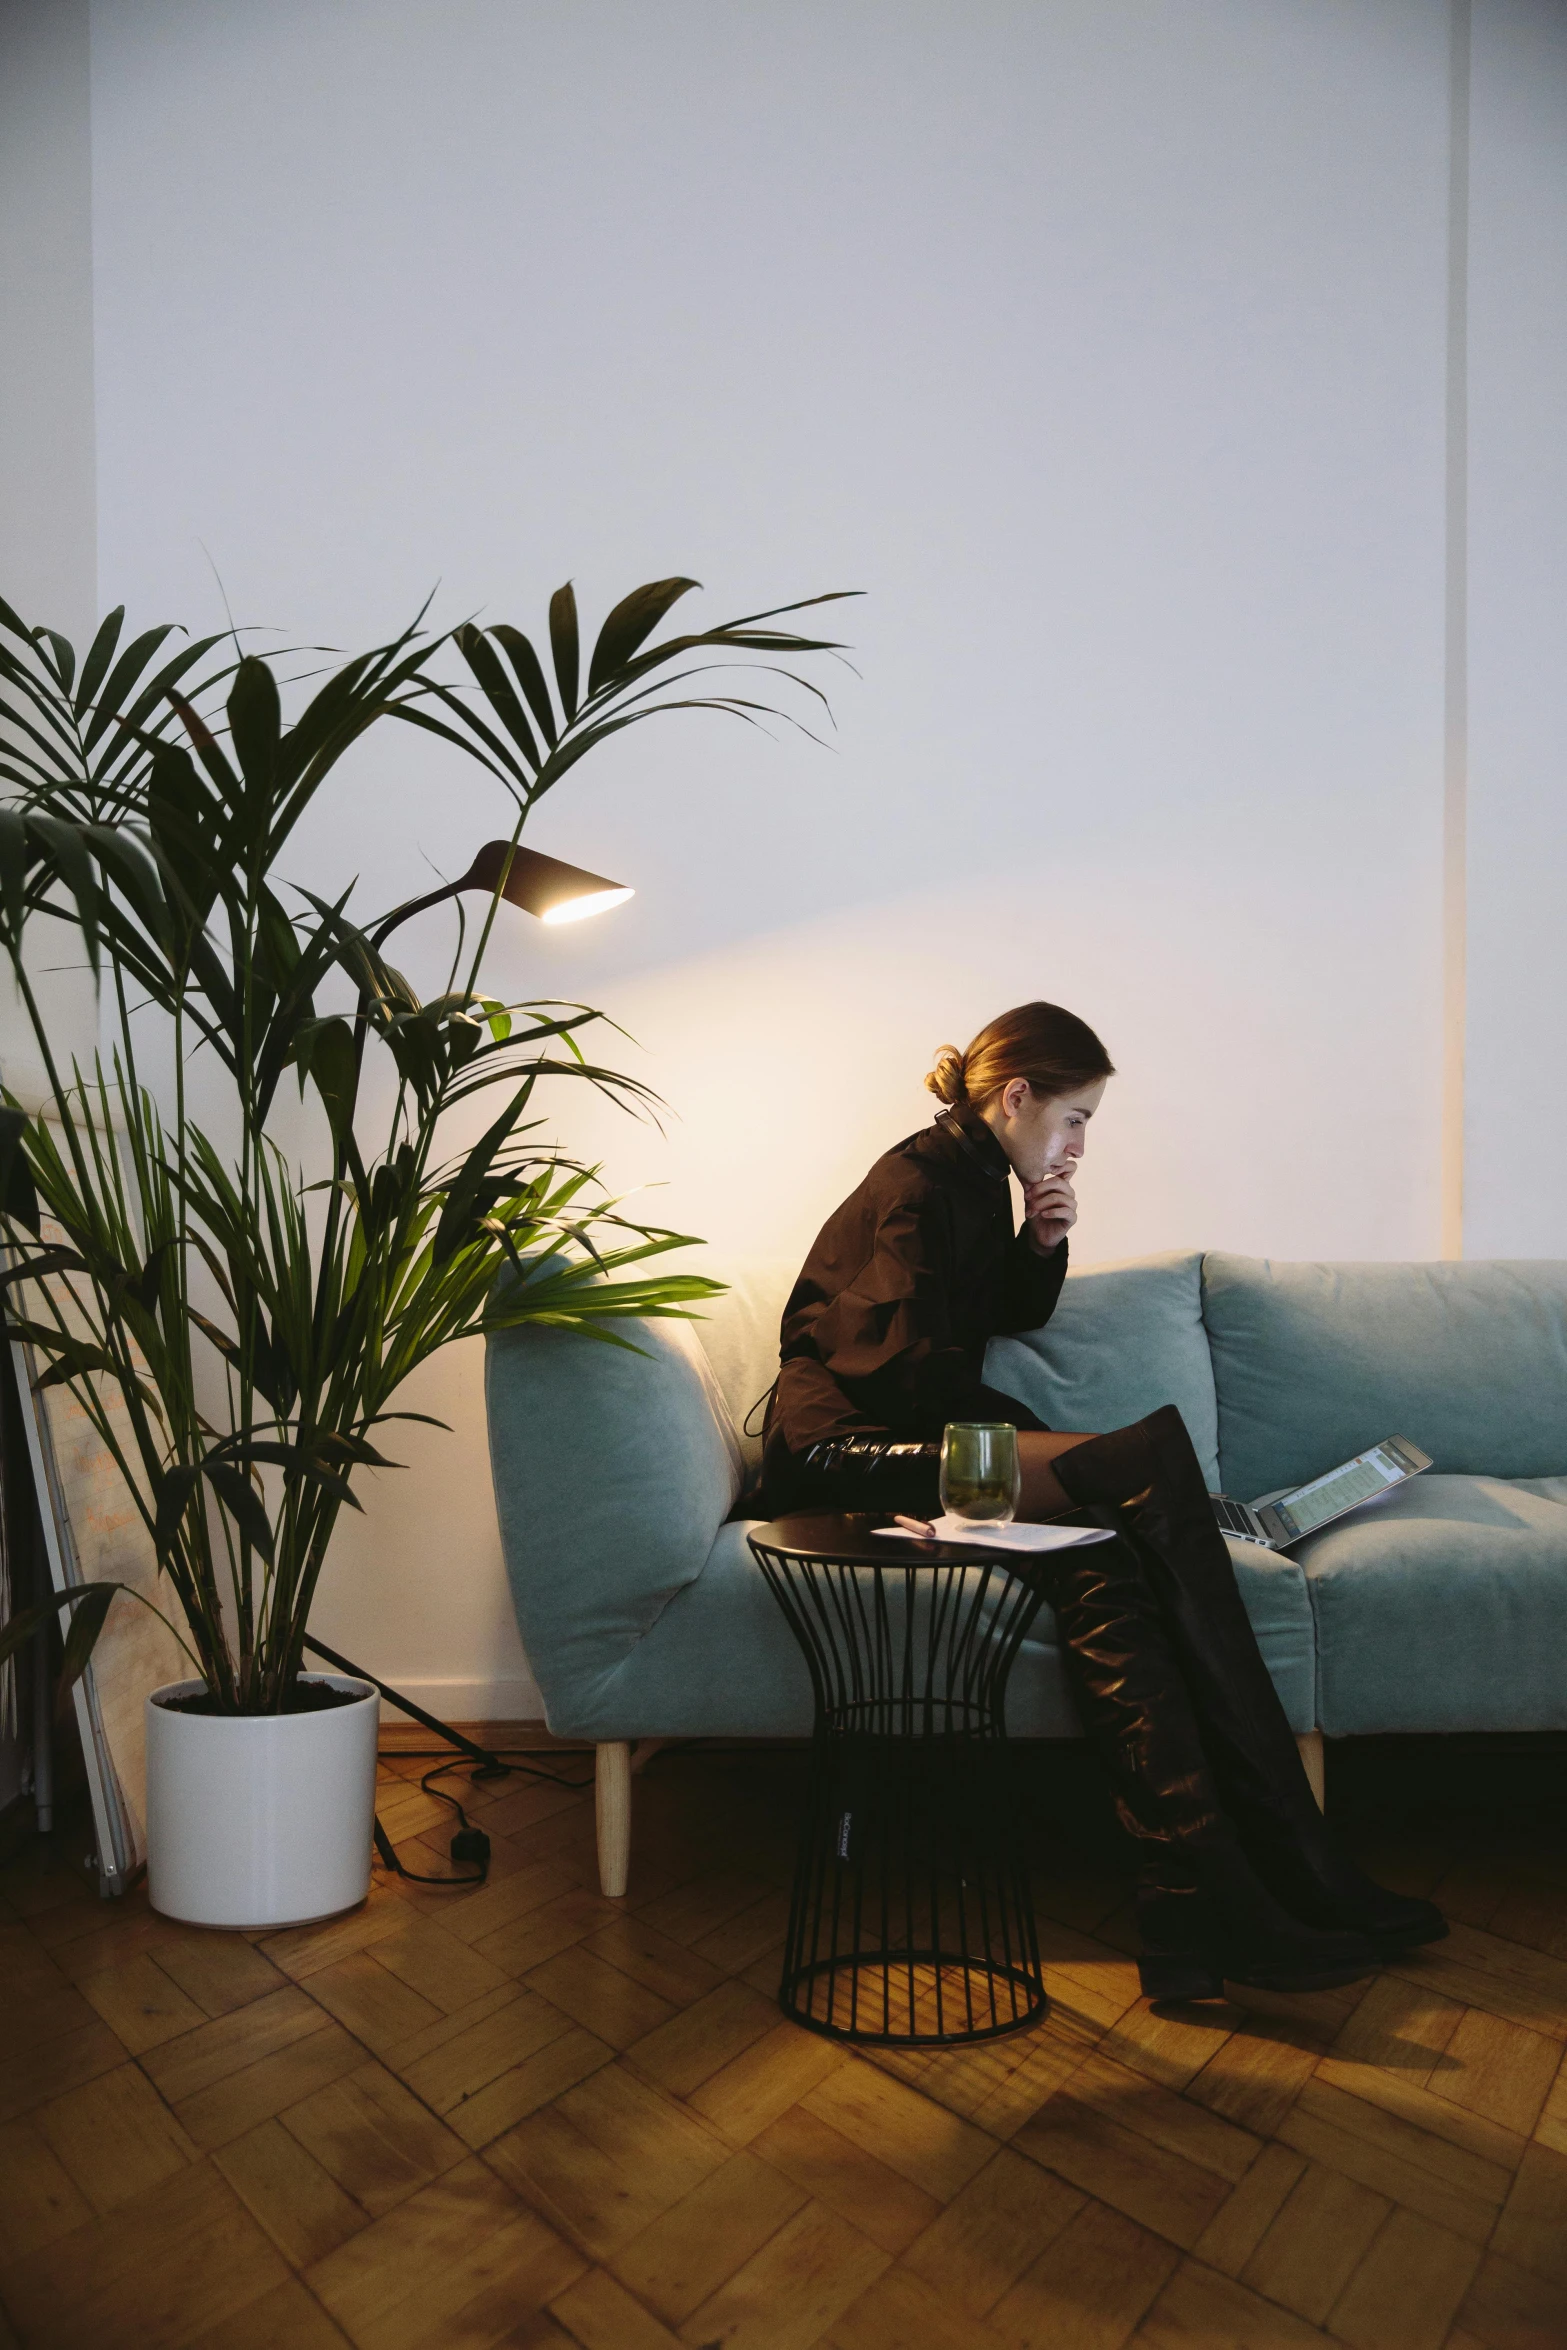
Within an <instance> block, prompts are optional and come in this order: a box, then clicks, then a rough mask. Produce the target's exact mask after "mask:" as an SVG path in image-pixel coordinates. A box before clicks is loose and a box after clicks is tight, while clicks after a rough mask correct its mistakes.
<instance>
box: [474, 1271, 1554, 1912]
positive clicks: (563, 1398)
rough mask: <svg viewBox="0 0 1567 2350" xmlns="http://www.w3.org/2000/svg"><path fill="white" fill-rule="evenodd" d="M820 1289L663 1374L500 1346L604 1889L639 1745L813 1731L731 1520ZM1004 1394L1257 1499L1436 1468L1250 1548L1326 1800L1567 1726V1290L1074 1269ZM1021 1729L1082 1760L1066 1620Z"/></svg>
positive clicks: (507, 1517)
mask: <svg viewBox="0 0 1567 2350" xmlns="http://www.w3.org/2000/svg"><path fill="white" fill-rule="evenodd" d="M794 1271H795V1268H794V1267H793V1265H792V1264H788V1263H782V1262H779V1263H765V1262H761V1263H754V1264H751V1265H748V1266H745V1267H742V1268H740V1269H739V1270H738V1271H737V1272H734V1273H732V1274H731V1276H730V1279H731V1284H732V1286H731V1290H730V1294H729V1295H728V1296H727V1297H725V1298H723V1299H721V1300H720V1301H718V1303H717V1305H716V1306H715V1307H714V1309H713V1310H712V1312H711V1314H710V1316H709V1318H708V1319H707V1320H705V1321H703V1322H701V1323H679V1322H665V1323H653V1324H633V1325H628V1326H627V1334H628V1335H629V1336H631V1337H633V1338H634V1339H635V1341H636V1343H637V1344H638V1345H639V1346H640V1347H641V1348H643V1349H644V1350H645V1351H644V1352H641V1353H637V1354H631V1353H626V1352H624V1351H622V1350H621V1349H619V1348H610V1347H605V1346H602V1345H598V1344H595V1343H594V1342H593V1341H592V1340H590V1339H582V1338H577V1337H573V1336H571V1335H569V1334H566V1333H562V1332H557V1331H546V1330H526V1329H525V1330H515V1331H507V1332H501V1333H497V1334H496V1335H494V1336H492V1337H491V1338H490V1340H489V1341H488V1345H487V1357H486V1368H485V1392H486V1401H487V1407H488V1414H489V1431H490V1457H491V1463H492V1466H493V1470H494V1476H495V1491H496V1501H497V1506H498V1510H499V1516H500V1526H501V1538H502V1543H503V1547H504V1551H505V1558H506V1567H507V1573H508V1576H509V1578H510V1582H511V1588H512V1594H513V1598H514V1601H515V1605H516V1610H517V1621H518V1625H519V1628H520V1630H521V1633H522V1639H523V1644H524V1646H525V1648H526V1650H527V1653H528V1658H529V1662H530V1664H531V1665H532V1668H533V1672H534V1675H535V1677H536V1679H537V1681H538V1684H539V1687H540V1689H541V1690H542V1692H543V1695H544V1701H545V1708H546V1713H547V1717H548V1721H549V1725H550V1728H551V1729H552V1730H554V1731H556V1732H557V1733H559V1734H560V1735H562V1736H565V1737H573V1738H583V1739H590V1740H592V1741H593V1742H594V1744H595V1745H596V1746H597V1747H598V1749H599V1795H600V1831H601V1834H600V1857H601V1864H602V1867H603V1873H604V1880H605V1889H606V1891H621V1890H623V1889H624V1884H625V1865H626V1856H627V1852H628V1849H629V1846H628V1836H629V1819H630V1806H629V1773H630V1770H631V1768H632V1762H631V1756H632V1751H633V1749H634V1748H635V1747H636V1746H637V1745H638V1744H639V1742H645V1741H650V1740H652V1741H656V1740H660V1739H665V1738H671V1737H764V1738H776V1737H802V1736H804V1735H805V1734H806V1733H807V1732H808V1731H809V1729H810V1726H811V1692H810V1685H809V1681H808V1679H807V1675H806V1670H805V1666H804V1663H803V1661H802V1659H801V1657H800V1654H799V1652H798V1650H797V1649H796V1647H795V1644H794V1641H793V1638H792V1636H791V1634H790V1633H789V1630H788V1627H787V1626H786V1624H785V1622H784V1620H783V1617H782V1615H781V1613H780V1611H779V1609H778V1607H777V1604H776V1602H775V1601H774V1600H773V1598H772V1597H771V1594H770V1593H769V1592H768V1590H767V1588H766V1586H765V1584H764V1583H763V1581H762V1578H761V1576H760V1574H759V1572H758V1571H757V1569H756V1568H755V1566H754V1565H753V1563H752V1559H751V1554H750V1551H749V1549H748V1547H747V1544H746V1526H745V1524H744V1523H740V1522H735V1521H732V1520H731V1519H730V1517H729V1512H730V1510H731V1509H732V1508H733V1506H734V1504H735V1502H736V1500H737V1498H738V1496H739V1495H740V1493H741V1491H742V1490H743V1485H744V1482H745V1479H746V1476H747V1473H748V1471H749V1469H750V1468H751V1467H753V1466H754V1463H755V1460H756V1444H755V1440H754V1439H753V1438H748V1437H747V1436H746V1435H745V1433H744V1421H745V1418H746V1414H747V1411H748V1409H749V1407H750V1406H751V1405H752V1404H753V1403H754V1402H755V1401H756V1400H757V1399H758V1398H759V1397H760V1396H761V1395H762V1394H763V1393H764V1392H765V1390H766V1388H767V1387H768V1385H769V1383H770V1381H771V1379H772V1376H773V1372H774V1370H775V1368H776V1362H777V1331H778V1320H779V1314H780V1311H781V1308H782V1304H783V1300H784V1297H785V1296H786V1294H787V1292H788V1289H789V1286H790V1284H791V1282H792V1280H793V1278H794ZM985 1375H986V1378H987V1380H988V1381H989V1382H990V1384H991V1385H993V1386H996V1387H999V1388H1002V1389H1004V1390H1005V1391H1006V1392H1007V1393H1009V1394H1012V1395H1016V1396H1017V1397H1018V1398H1019V1400H1020V1401H1021V1402H1023V1403H1025V1404H1027V1405H1028V1406H1029V1407H1030V1408H1031V1409H1032V1410H1033V1411H1034V1412H1036V1413H1037V1414H1038V1415H1039V1417H1040V1418H1041V1419H1043V1420H1044V1421H1046V1422H1047V1423H1048V1424H1049V1425H1051V1426H1053V1427H1058V1428H1113V1427H1119V1426H1122V1425H1124V1424H1125V1423H1126V1422H1127V1421H1130V1420H1135V1419H1138V1418H1140V1417H1141V1416H1142V1415H1143V1414H1144V1413H1146V1412H1149V1411H1151V1410H1153V1409H1154V1408H1155V1407H1156V1406H1157V1405H1159V1404H1162V1403H1174V1404H1176V1405H1177V1406H1178V1407H1179V1409H1180V1411H1181V1414H1182V1416H1183V1418H1184V1419H1185V1422H1186V1425H1187V1428H1188V1429H1189V1431H1190V1433H1191V1436H1192V1440H1193V1442H1194V1444H1195V1445H1196V1447H1197V1452H1198V1455H1199V1458H1200V1459H1201V1460H1202V1462H1203V1464H1204V1467H1205V1470H1206V1472H1207V1475H1208V1479H1209V1482H1210V1484H1211V1485H1212V1486H1213V1487H1214V1489H1215V1490H1223V1491H1225V1492H1228V1493H1232V1494H1235V1495H1237V1496H1239V1497H1240V1498H1242V1499H1245V1500H1251V1499H1253V1498H1255V1497H1256V1496H1257V1495H1258V1494H1261V1493H1266V1492H1269V1491H1272V1490H1275V1489H1276V1488H1278V1487H1280V1486H1283V1485H1286V1484H1290V1483H1294V1482H1298V1481H1300V1480H1302V1479H1304V1478H1306V1477H1309V1476H1311V1475H1313V1474H1315V1473H1316V1472H1318V1471H1320V1470H1323V1469H1328V1468H1331V1467H1332V1466H1333V1465H1334V1464H1335V1462H1337V1461H1340V1460H1343V1459H1346V1458H1348V1457H1349V1456H1350V1455H1351V1454H1353V1453H1355V1452H1358V1451H1360V1450H1362V1449H1363V1448H1364V1447H1365V1446H1366V1445H1367V1444H1370V1443H1373V1442H1375V1441H1376V1440H1377V1439H1379V1438H1381V1437H1384V1436H1390V1435H1400V1436H1408V1437H1411V1438H1413V1440H1414V1441H1415V1443H1417V1444H1419V1445H1421V1446H1422V1447H1423V1448H1424V1449H1425V1450H1426V1451H1427V1452H1428V1453H1430V1454H1431V1456H1432V1459H1433V1462H1434V1464H1435V1465H1434V1468H1433V1469H1431V1470H1429V1471H1428V1472H1427V1473H1426V1474H1425V1475H1424V1476H1423V1477H1420V1478H1417V1479H1416V1480H1415V1481H1414V1482H1413V1483H1412V1484H1410V1485H1409V1486H1407V1487H1405V1488H1404V1489H1403V1490H1402V1491H1400V1492H1398V1493H1396V1494H1393V1495H1391V1496H1390V1497H1389V1498H1388V1499H1387V1500H1386V1501H1383V1502H1380V1503H1378V1504H1376V1505H1374V1506H1372V1507H1370V1508H1368V1509H1365V1510H1362V1511H1360V1512H1357V1513H1356V1514H1355V1515H1353V1516H1351V1517H1349V1518H1347V1519H1344V1520H1341V1521H1340V1522H1339V1523H1338V1524H1337V1525H1335V1526H1330V1527H1327V1528H1325V1529H1324V1531H1323V1532H1322V1533H1320V1534H1318V1535H1316V1536H1314V1537H1312V1538H1310V1539H1309V1540H1308V1541H1306V1542H1304V1543H1302V1544H1300V1545H1299V1546H1298V1548H1297V1550H1296V1552H1295V1554H1294V1556H1292V1557H1290V1558H1279V1557H1275V1556H1273V1555H1271V1554H1270V1553H1267V1552H1264V1551H1261V1550H1258V1549H1255V1548H1253V1547H1249V1546H1247V1545H1244V1544H1239V1543H1236V1544H1232V1545H1231V1550H1232V1555H1233V1556H1234V1559H1235V1565H1236V1573H1237V1577H1238V1580H1239V1583H1240V1588H1241V1592H1242V1596H1243V1598H1244V1600H1245V1603H1246V1608H1247V1612H1248V1614H1249V1615H1250V1617H1251V1620H1252V1623H1253V1625H1254V1627H1255V1629H1256V1633H1257V1638H1258V1642H1259V1644H1260V1646H1261V1649H1262V1653H1263V1656H1264V1657H1265V1659H1266V1661H1267V1664H1268V1668H1269V1671H1270V1672H1271V1674H1272V1676H1273V1680H1274V1684H1275V1686H1276V1687H1277V1689H1278V1691H1279V1695H1280V1698H1281V1699H1282V1701H1283V1704H1284V1707H1285V1710H1286V1712H1287V1714H1288V1716H1289V1719H1290V1723H1291V1726H1292V1728H1293V1729H1294V1730H1295V1732H1296V1735H1297V1737H1298V1739H1299V1740H1300V1743H1301V1747H1302V1752H1303V1754H1304V1756H1305V1757H1306V1760H1307V1767H1308V1769H1309V1770H1311V1771H1312V1773H1313V1776H1314V1780H1315V1783H1316V1785H1317V1787H1318V1792H1319V1795H1320V1791H1321V1776H1320V1772H1321V1740H1322V1737H1323V1736H1324V1735H1326V1736H1327V1737H1330V1738H1334V1737H1348V1736H1352V1735H1355V1734H1357V1733H1366V1732H1372V1731H1405V1732H1411V1731H1452V1730H1554V1729H1562V1728H1567V1264H1558V1263H1554V1262H1508V1263H1482V1264H1454V1265H1448V1264H1432V1265H1428V1264H1343V1265H1332V1264H1274V1263H1271V1262H1269V1261H1267V1260H1265V1259H1258V1258H1250V1257H1236V1256H1227V1255H1224V1254H1222V1253H1213V1254H1210V1255H1207V1256H1202V1255H1198V1254H1195V1253H1194V1254H1190V1255H1172V1256H1162V1257H1148V1258H1143V1259H1140V1260H1138V1261H1136V1262H1133V1263H1130V1264H1124V1265H1112V1266H1107V1267H1102V1268H1097V1269H1092V1270H1089V1271H1085V1272H1082V1273H1075V1274H1073V1275H1072V1276H1071V1278H1070V1279H1069V1280H1068V1282H1067V1284H1066V1288H1065V1291H1064V1293H1063V1296H1062V1299H1061V1303H1060V1305H1059V1306H1058V1308H1057V1310H1056V1313H1055V1316H1054V1318H1053V1320H1052V1321H1051V1323H1050V1325H1049V1327H1048V1328H1047V1329H1045V1330H1042V1331H1037V1332H1033V1333H1029V1334H1026V1335H1024V1336H1022V1337H1015V1338H1005V1339H998V1340H997V1341H995V1343H994V1344H993V1345H992V1347H991V1349H990V1352H989V1355H988V1358H987V1361H986V1374H985ZM1008 1723H1009V1727H1010V1729H1011V1730H1012V1732H1013V1734H1014V1735H1016V1736H1021V1737H1045V1738H1063V1737H1075V1736H1077V1735H1079V1734H1080V1732H1079V1724H1078V1720H1077V1716H1076V1713H1075V1710H1074V1708H1073V1704H1072V1698H1071V1693H1070V1690H1069V1688H1068V1685H1067V1681H1066V1676H1065V1673H1064V1671H1063V1668H1062V1663H1061V1657H1060V1652H1059V1649H1058V1647H1057V1645H1056V1641H1055V1636H1054V1621H1053V1619H1052V1618H1050V1617H1049V1616H1048V1613H1047V1614H1046V1615H1045V1616H1043V1617H1042V1618H1041V1619H1040V1620H1039V1622H1038V1623H1037V1625H1036V1628H1035V1633H1034V1636H1033V1637H1032V1638H1031V1639H1030V1640H1029V1641H1028V1642H1027V1643H1026V1644H1025V1647H1024V1649H1023V1652H1022V1654H1021V1655H1020V1657H1019V1659H1018V1662H1017V1665H1016V1667H1015V1669H1014V1672H1013V1675H1012V1682H1011V1689H1010V1695H1009V1700H1008ZM644 1751H646V1749H645V1747H644Z"/></svg>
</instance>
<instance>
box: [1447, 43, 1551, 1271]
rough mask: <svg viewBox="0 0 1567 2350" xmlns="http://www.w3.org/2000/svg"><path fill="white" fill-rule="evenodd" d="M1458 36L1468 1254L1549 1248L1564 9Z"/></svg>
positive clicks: (1533, 1252) (1532, 1252)
mask: <svg viewBox="0 0 1567 2350" xmlns="http://www.w3.org/2000/svg"><path fill="white" fill-rule="evenodd" d="M1474 35H1475V39H1474V70H1473V88H1472V101H1471V102H1472V157H1473V162H1472V171H1471V189H1470V261H1469V274H1470V293H1469V330H1470V331H1469V414H1470V434H1469V490H1470V515H1469V759H1468V768H1469V782H1468V830H1469V853H1468V859H1467V863H1468V875H1469V909H1468V936H1469V972H1468V979H1469V984H1468V999H1469V1000H1468V1021H1467V1025H1468V1042H1467V1052H1466V1056H1465V1057H1466V1065H1467V1077H1466V1102H1465V1109H1466V1118H1465V1126H1466V1133H1465V1148H1464V1162H1465V1215H1464V1252H1465V1254H1466V1255H1468V1256H1567V1086H1564V1084H1563V1080H1562V1072H1563V1069H1564V1067H1567V918H1564V909H1567V9H1564V8H1563V7H1562V6H1561V5H1560V4H1559V0H1486V5H1484V6H1483V7H1481V8H1479V9H1477V11H1476V15H1475V22H1474Z"/></svg>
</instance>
